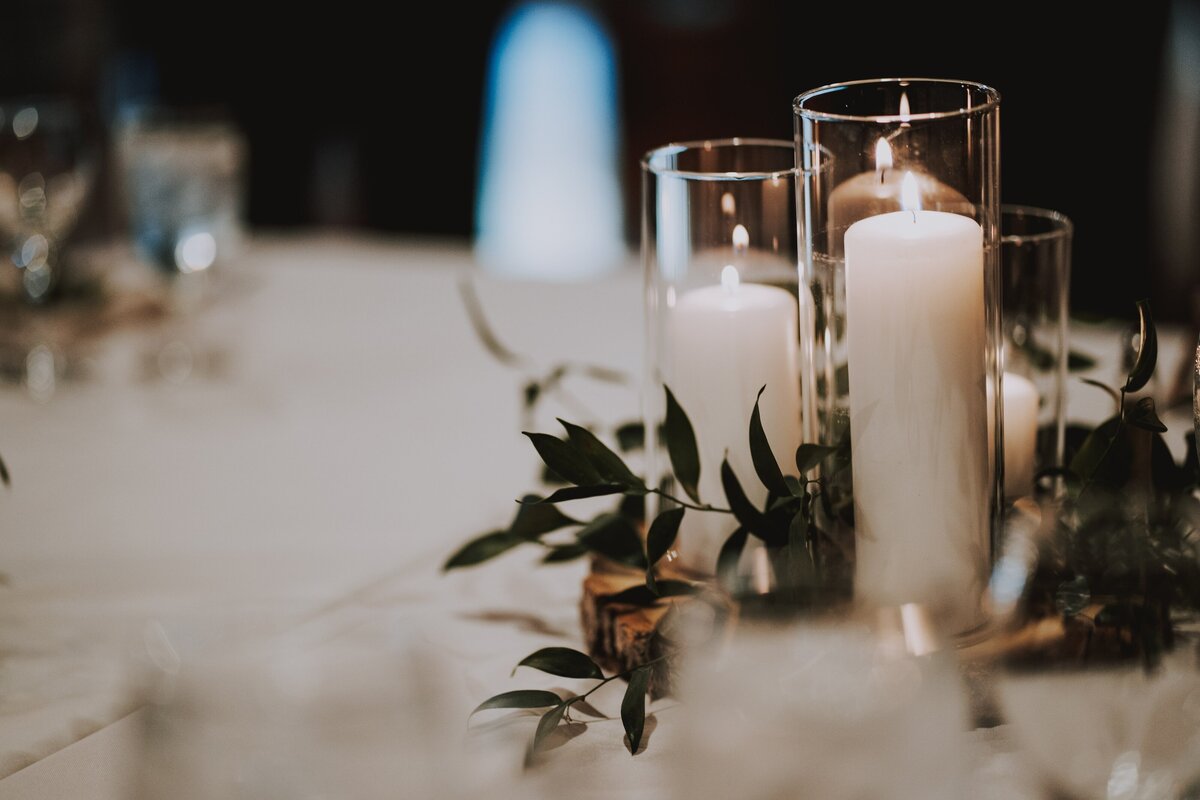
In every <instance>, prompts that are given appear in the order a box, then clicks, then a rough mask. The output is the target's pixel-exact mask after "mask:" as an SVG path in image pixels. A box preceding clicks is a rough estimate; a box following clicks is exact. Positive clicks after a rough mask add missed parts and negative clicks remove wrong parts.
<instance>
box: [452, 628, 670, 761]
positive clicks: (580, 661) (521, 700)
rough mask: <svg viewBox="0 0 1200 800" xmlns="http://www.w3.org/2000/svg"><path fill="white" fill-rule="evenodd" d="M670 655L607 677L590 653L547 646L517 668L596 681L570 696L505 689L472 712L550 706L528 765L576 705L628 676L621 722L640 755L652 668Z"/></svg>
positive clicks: (528, 754)
mask: <svg viewBox="0 0 1200 800" xmlns="http://www.w3.org/2000/svg"><path fill="white" fill-rule="evenodd" d="M666 658H667V656H660V657H658V658H655V659H652V660H650V661H647V662H646V663H644V664H639V665H638V666H636V667H634V668H633V669H630V670H626V671H625V672H619V673H616V674H614V675H609V676H607V677H605V675H604V672H603V671H602V670H601V669H600V667H599V665H597V664H596V662H595V661H593V660H592V659H591V657H590V656H588V655H587V654H586V653H581V652H579V651H578V650H572V649H571V648H569V647H546V648H543V649H541V650H538V651H537V652H536V653H532V654H530V655H528V656H526V657H525V658H524V659H522V660H521V662H520V663H519V664H517V666H516V667H514V668H513V672H514V673H516V671H517V669H519V668H521V667H530V668H532V669H536V670H540V671H541V672H545V673H547V674H550V675H557V676H559V677H561V678H572V679H576V680H595V681H596V683H595V684H594V685H593V686H592V687H591V688H590V689H588V690H587V691H586V692H583V693H581V694H572V695H568V696H567V697H561V696H560V695H558V694H557V693H555V692H550V691H546V690H544V689H519V690H517V691H512V692H504V693H502V694H498V695H495V696H494V697H489V698H488V699H487V700H484V701H483V702H482V703H480V704H479V705H478V706H476V707H475V710H474V711H472V712H471V716H472V717H473V716H475V715H476V714H478V713H479V712H480V711H485V710H488V709H499V708H508V709H534V708H545V709H548V710H547V711H545V712H544V713H543V714H542V716H541V719H539V720H538V724H537V729H536V730H535V731H534V734H533V738H532V739H531V740H530V742H529V746H528V747H527V748H526V751H525V763H526V766H528V765H529V764H530V763H532V761H533V759H534V757H535V756H536V755H537V754H538V753H539V752H541V751H542V750H543V748H544V747H545V745H546V741H547V739H548V738H549V736H550V734H551V733H553V732H554V731H555V730H557V729H558V726H559V724H560V723H562V722H564V721H565V722H567V723H570V722H572V720H571V716H570V711H571V707H572V706H580V707H582V706H581V704H583V703H585V701H586V700H587V698H588V697H590V696H591V695H592V694H593V693H595V692H596V690H598V689H599V688H600V687H602V686H605V685H607V684H608V683H611V682H612V681H615V680H617V679H623V680H627V681H628V682H629V684H628V686H626V688H625V695H624V698H623V699H622V701H621V724H622V725H623V726H624V728H625V734H626V736H628V737H629V739H628V741H629V752H630V754H631V755H637V752H638V748H639V747H640V746H641V743H642V736H643V735H644V733H645V729H646V694H647V692H648V690H649V685H650V675H651V670H652V669H653V668H654V666H655V665H656V664H658V663H660V662H662V661H664V660H665V659H666Z"/></svg>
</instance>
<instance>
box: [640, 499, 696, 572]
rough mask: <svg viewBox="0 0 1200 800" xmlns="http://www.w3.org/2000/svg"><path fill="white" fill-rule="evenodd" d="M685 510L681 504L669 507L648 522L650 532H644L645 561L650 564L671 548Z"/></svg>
mask: <svg viewBox="0 0 1200 800" xmlns="http://www.w3.org/2000/svg"><path fill="white" fill-rule="evenodd" d="M685 510H686V509H684V508H683V507H682V506H681V507H679V508H672V509H669V510H667V511H664V512H662V513H661V514H659V515H658V516H657V517H655V518H654V522H652V523H650V532H649V533H647V534H646V561H647V562H649V564H650V565H651V566H653V565H654V564H655V563H657V562H658V560H659V559H660V558H662V557H663V556H664V555H666V553H667V551H668V550H670V549H671V545H673V544H675V537H676V535H678V533H679V523H681V522H682V521H683V512H684V511H685Z"/></svg>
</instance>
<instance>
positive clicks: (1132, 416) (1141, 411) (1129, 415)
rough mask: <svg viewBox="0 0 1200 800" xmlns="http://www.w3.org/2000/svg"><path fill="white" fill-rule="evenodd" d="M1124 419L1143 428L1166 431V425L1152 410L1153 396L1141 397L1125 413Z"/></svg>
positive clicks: (1157, 431)
mask: <svg viewBox="0 0 1200 800" xmlns="http://www.w3.org/2000/svg"><path fill="white" fill-rule="evenodd" d="M1125 421H1126V422H1128V423H1129V424H1130V425H1136V426H1137V427H1139V428H1142V429H1144V430H1148V431H1153V432H1155V433H1166V432H1167V426H1166V425H1164V424H1163V423H1162V420H1160V419H1159V418H1158V414H1156V413H1155V411H1154V398H1153V397H1143V398H1142V399H1140V400H1138V401H1137V403H1135V404H1134V406H1133V408H1131V409H1129V411H1128V412H1126V414H1125Z"/></svg>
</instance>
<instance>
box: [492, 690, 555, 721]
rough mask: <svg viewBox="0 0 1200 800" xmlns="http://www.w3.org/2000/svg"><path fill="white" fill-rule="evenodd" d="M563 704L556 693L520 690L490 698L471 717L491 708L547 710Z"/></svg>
mask: <svg viewBox="0 0 1200 800" xmlns="http://www.w3.org/2000/svg"><path fill="white" fill-rule="evenodd" d="M561 702H562V698H561V697H559V696H558V695H556V694H555V693H554V692H547V691H543V690H541V689H518V690H516V691H513V692H504V693H503V694H498V695H496V696H495V697H489V698H488V699H487V700H484V701H483V702H482V703H480V704H479V705H477V706H475V710H474V711H472V712H471V713H470V715H469V716H471V717H473V716H475V715H476V714H478V713H479V712H480V711H484V710H486V709H489V708H546V707H547V706H554V705H558V704H559V703H561Z"/></svg>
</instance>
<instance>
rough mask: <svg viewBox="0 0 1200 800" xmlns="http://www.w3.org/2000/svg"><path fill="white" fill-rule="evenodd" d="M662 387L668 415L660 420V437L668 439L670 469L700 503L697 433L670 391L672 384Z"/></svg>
mask: <svg viewBox="0 0 1200 800" xmlns="http://www.w3.org/2000/svg"><path fill="white" fill-rule="evenodd" d="M663 389H664V390H665V391H666V393H667V417H666V421H665V422H664V423H663V436H664V437H665V438H666V440H667V454H668V455H669V456H670V457H671V470H672V471H673V472H674V473H675V480H677V481H679V485H680V486H681V487H682V488H683V491H684V492H686V493H687V496H688V497H690V498H692V500H693V501H695V502H697V503H699V502H701V500H700V489H699V488H698V487H699V484H700V451H699V449H698V448H697V446H696V432H695V430H694V429H693V428H692V422H691V420H689V419H688V415H687V413H686V412H684V410H683V407H682V406H680V405H679V403H678V402H677V401H676V400H675V395H674V394H672V393H671V387H669V386H664V387H663Z"/></svg>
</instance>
